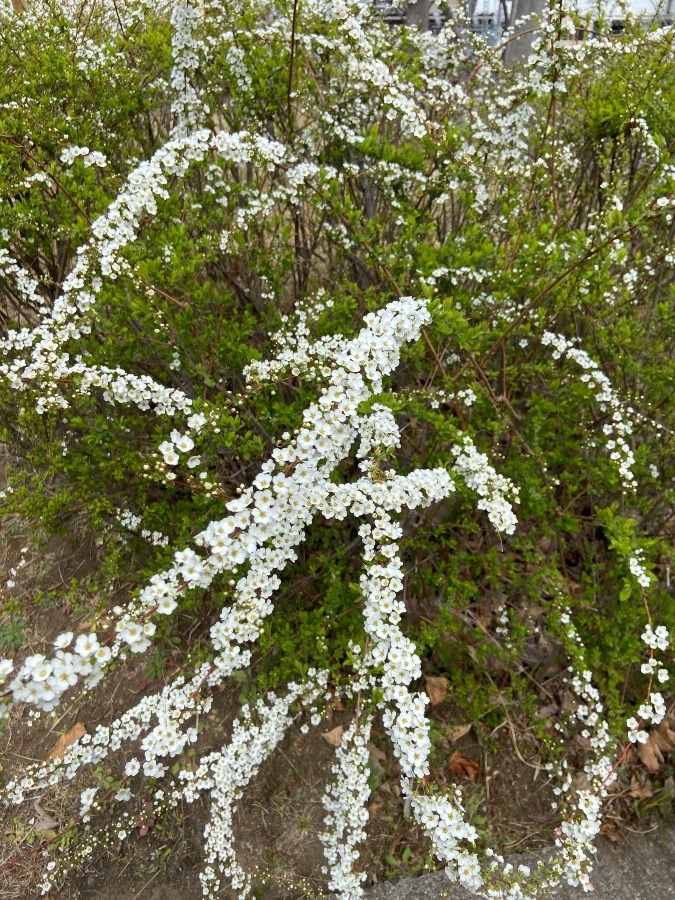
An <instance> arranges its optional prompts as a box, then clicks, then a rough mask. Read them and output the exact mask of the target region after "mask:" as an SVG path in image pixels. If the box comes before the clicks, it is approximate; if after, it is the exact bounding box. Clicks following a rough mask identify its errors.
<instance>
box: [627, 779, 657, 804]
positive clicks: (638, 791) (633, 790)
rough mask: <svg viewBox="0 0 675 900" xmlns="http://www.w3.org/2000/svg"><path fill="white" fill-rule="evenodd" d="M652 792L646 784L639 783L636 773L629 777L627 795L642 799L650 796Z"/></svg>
mask: <svg viewBox="0 0 675 900" xmlns="http://www.w3.org/2000/svg"><path fill="white" fill-rule="evenodd" d="M652 793H653V791H652V789H651V788H650V786H649V785H648V784H640V782H639V781H638V779H637V776H636V775H633V776H632V777H631V780H630V790H629V791H628V796H629V797H634V798H636V799H640V800H642V799H646V798H647V797H651V796H652Z"/></svg>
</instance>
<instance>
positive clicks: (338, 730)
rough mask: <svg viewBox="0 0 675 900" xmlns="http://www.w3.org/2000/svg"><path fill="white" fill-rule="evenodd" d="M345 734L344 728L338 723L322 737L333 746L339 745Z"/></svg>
mask: <svg viewBox="0 0 675 900" xmlns="http://www.w3.org/2000/svg"><path fill="white" fill-rule="evenodd" d="M343 734H344V728H343V727H342V725H337V726H336V727H335V728H331V730H330V731H325V732H324V733H323V734H322V735H321V737H322V738H323V739H324V741H326V742H327V743H329V744H330V745H331V747H339V746H340V742H341V740H342V735H343Z"/></svg>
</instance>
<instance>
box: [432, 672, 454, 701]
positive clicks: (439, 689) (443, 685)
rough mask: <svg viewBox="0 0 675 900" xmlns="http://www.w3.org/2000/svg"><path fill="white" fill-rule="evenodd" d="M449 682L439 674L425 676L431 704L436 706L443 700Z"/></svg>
mask: <svg viewBox="0 0 675 900" xmlns="http://www.w3.org/2000/svg"><path fill="white" fill-rule="evenodd" d="M448 687H449V682H448V679H447V678H443V677H442V676H440V675H428V676H427V694H428V695H429V700H430V701H431V705H432V706H438V704H439V703H442V702H443V701H444V700H445V697H446V694H447V693H448Z"/></svg>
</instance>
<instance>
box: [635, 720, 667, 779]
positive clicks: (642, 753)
mask: <svg viewBox="0 0 675 900" xmlns="http://www.w3.org/2000/svg"><path fill="white" fill-rule="evenodd" d="M673 750H675V720H673V719H670V718H668V719H664V720H663V722H661V723H660V724H659V725H657V726H656V728H652V730H651V731H650V732H649V737H648V738H647V740H646V741H645V743H644V744H638V748H637V751H638V756H639V757H640V761H641V762H642V765H643V766H644V767H645V769H646V770H647V771H648V772H650V773H651V774H652V775H654V774H656V772H658V771H659V769H660V768H661V766H662V765H663V764H664V762H665V761H666V757H667V756H668V755H669V754H670V753H671V751H673Z"/></svg>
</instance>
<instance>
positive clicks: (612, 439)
mask: <svg viewBox="0 0 675 900" xmlns="http://www.w3.org/2000/svg"><path fill="white" fill-rule="evenodd" d="M541 342H542V344H543V345H544V346H545V347H547V346H551V347H553V358H554V359H559V358H560V357H561V356H563V355H565V356H567V358H568V359H571V360H572V361H573V362H575V363H576V364H577V365H578V366H580V368H582V369H583V370H584V373H583V375H581V376H580V379H579V380H580V381H582V382H583V383H584V384H588V386H589V387H590V388H591V390H592V391H593V396H594V398H595V399H596V400H597V402H598V404H599V406H600V409H601V410H602V412H607V413H608V415H609V419H608V421H607V422H605V424H604V425H603V426H602V430H603V433H604V434H605V435H606V436H607V440H606V442H605V447H606V448H607V449H608V450H609V451H610V454H609V456H610V459H611V460H613V461H615V462H616V463H617V464H618V469H619V475H620V476H621V479H622V481H623V485H624V487H625V489H626V490H631V491H633V490H635V488H636V486H637V481H636V479H635V475H634V474H633V465H634V464H635V458H634V456H633V451H632V450H631V448H630V445H629V444H628V441H627V440H626V438H627V437H628V436H629V435H630V434H632V431H633V426H632V424H631V422H630V421H629V420H628V419H627V417H626V413H625V411H624V408H623V404H622V403H621V401H620V399H619V398H618V396H617V395H616V393H615V391H614V389H613V388H612V385H611V382H610V380H609V378H608V377H607V376H606V375H605V373H604V372H602V371H601V370H600V367H599V365H598V364H597V363H596V362H595V360H594V359H591V357H590V356H589V355H588V353H586V351H585V350H580V349H579V348H578V347H575V346H574V343H573V342H572V341H570V340H568V339H567V338H565V337H563V336H562V335H560V334H552V333H551V332H550V331H545V332H544V334H543V335H542V338H541ZM627 412H628V413H629V414H631V413H633V410H632V409H631V408H628V410H627Z"/></svg>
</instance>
